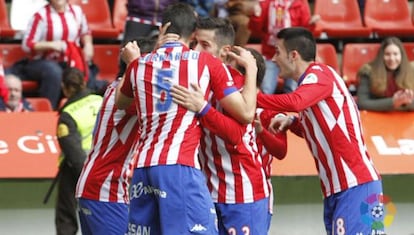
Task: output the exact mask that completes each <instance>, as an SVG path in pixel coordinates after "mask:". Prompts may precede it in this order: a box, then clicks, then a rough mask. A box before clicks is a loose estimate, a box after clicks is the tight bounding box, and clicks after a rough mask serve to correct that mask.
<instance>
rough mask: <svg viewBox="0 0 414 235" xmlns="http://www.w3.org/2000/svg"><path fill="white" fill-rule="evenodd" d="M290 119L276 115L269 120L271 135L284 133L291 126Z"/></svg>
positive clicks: (282, 115)
mask: <svg viewBox="0 0 414 235" xmlns="http://www.w3.org/2000/svg"><path fill="white" fill-rule="evenodd" d="M292 122H293V121H292V119H291V118H289V116H286V115H284V114H277V115H275V116H274V117H273V118H272V119H271V120H270V124H269V131H270V132H271V133H272V134H276V133H279V132H282V131H286V130H287V129H288V128H289V126H290V125H291V124H292Z"/></svg>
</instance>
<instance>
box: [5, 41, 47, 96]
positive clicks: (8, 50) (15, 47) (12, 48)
mask: <svg viewBox="0 0 414 235" xmlns="http://www.w3.org/2000/svg"><path fill="white" fill-rule="evenodd" d="M0 54H1V56H2V57H3V66H4V68H5V69H6V68H9V67H11V66H12V65H13V64H14V63H16V62H17V61H19V60H21V59H23V58H25V57H26V52H24V51H23V50H22V47H21V45H20V44H16V43H5V44H0ZM22 84H23V92H33V91H36V90H37V89H38V88H39V84H38V83H37V82H36V81H22Z"/></svg>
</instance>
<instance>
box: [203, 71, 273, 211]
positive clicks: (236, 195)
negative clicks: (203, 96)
mask: <svg viewBox="0 0 414 235" xmlns="http://www.w3.org/2000/svg"><path fill="white" fill-rule="evenodd" d="M230 69H231V68H230ZM231 73H232V75H233V79H234V81H235V83H236V84H237V86H238V87H241V86H242V84H243V83H244V77H243V75H241V74H240V73H239V72H238V71H236V70H234V69H231ZM210 103H211V104H212V106H213V107H215V108H216V109H217V110H218V111H220V112H221V113H223V114H225V115H227V114H226V112H225V111H224V110H223V109H222V108H221V107H220V105H219V103H218V102H217V99H216V97H215V95H213V96H212V97H211V100H210ZM210 123H211V122H210ZM231 124H233V125H231ZM239 128H242V129H243V131H241V132H238V131H237V132H234V133H241V135H240V137H239V138H240V139H241V140H242V141H240V142H239V144H237V145H232V144H230V143H229V142H226V140H225V139H223V138H220V137H219V135H217V134H214V133H213V132H211V131H210V129H209V127H208V126H205V125H203V136H202V139H201V148H200V149H201V150H200V161H201V164H202V169H203V171H204V173H205V174H206V176H207V186H208V188H209V190H210V193H211V197H212V199H213V201H214V202H216V203H249V202H254V201H258V200H260V199H263V198H265V197H268V196H269V188H268V186H267V182H266V176H265V172H264V169H263V167H262V160H261V157H260V155H259V154H258V152H257V145H256V139H255V131H254V126H253V124H248V125H240V124H238V123H235V122H232V123H231V122H229V124H228V126H227V128H223V129H222V131H229V132H233V130H236V129H239ZM221 136H223V135H221Z"/></svg>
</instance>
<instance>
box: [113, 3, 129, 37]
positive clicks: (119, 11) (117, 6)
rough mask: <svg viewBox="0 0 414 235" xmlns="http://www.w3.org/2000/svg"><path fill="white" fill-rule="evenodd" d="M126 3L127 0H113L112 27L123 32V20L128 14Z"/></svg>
mask: <svg viewBox="0 0 414 235" xmlns="http://www.w3.org/2000/svg"><path fill="white" fill-rule="evenodd" d="M126 4H127V0H115V1H114V8H113V10H112V22H113V23H114V27H115V28H116V29H118V31H119V32H121V33H122V32H124V26H125V20H126V17H127V15H128V10H127V8H126Z"/></svg>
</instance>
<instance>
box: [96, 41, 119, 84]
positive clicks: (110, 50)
mask: <svg viewBox="0 0 414 235" xmlns="http://www.w3.org/2000/svg"><path fill="white" fill-rule="evenodd" d="M118 59H119V45H118V44H99V45H94V57H93V62H94V63H95V64H96V65H97V66H98V67H99V73H98V75H97V79H100V80H108V81H113V80H115V79H116V75H117V74H118V69H119V68H118Z"/></svg>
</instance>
